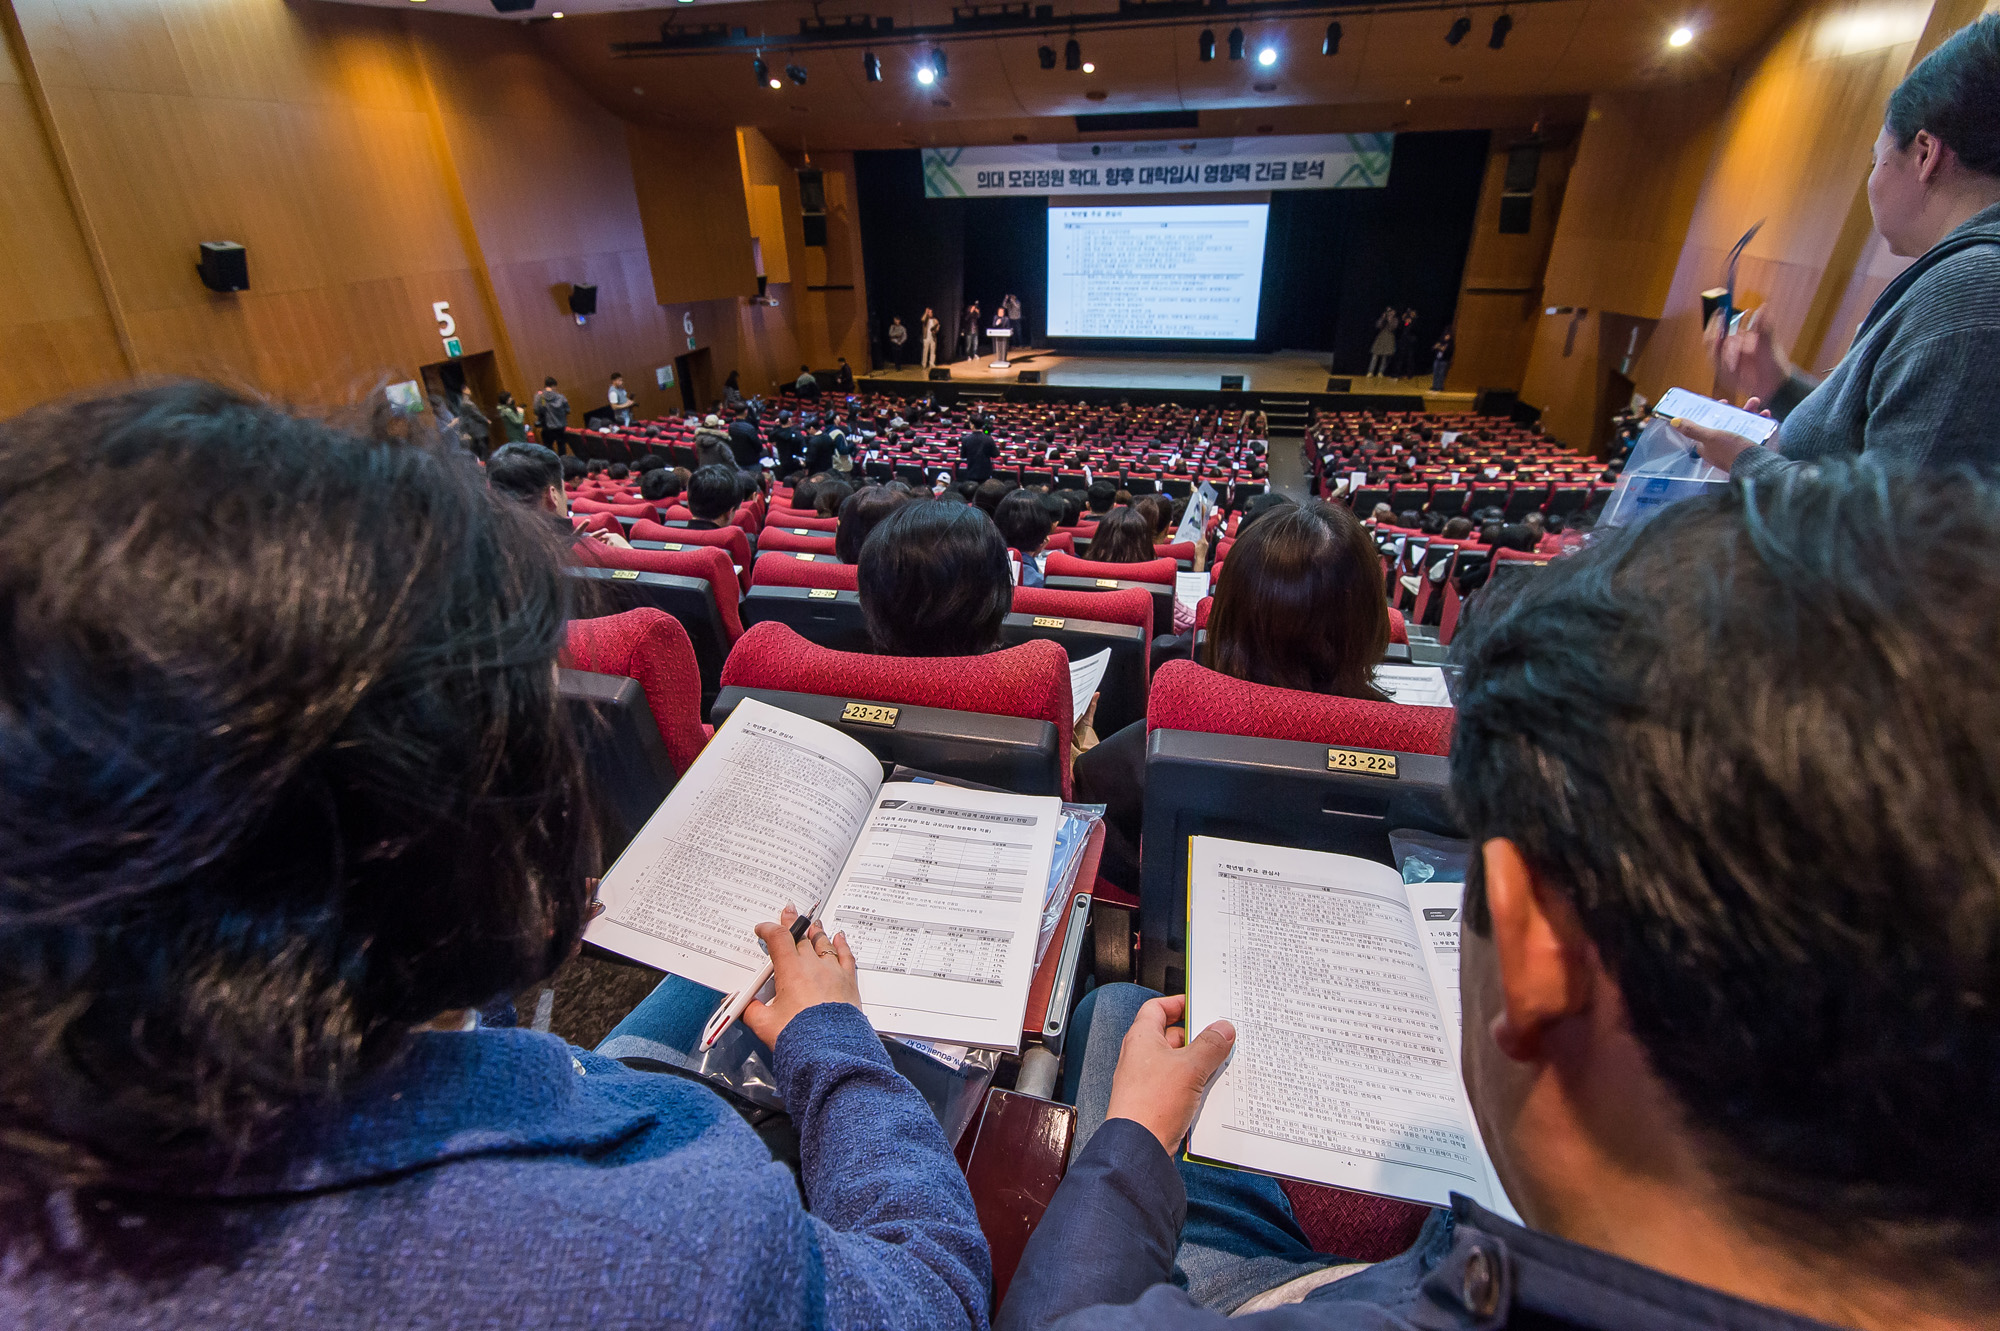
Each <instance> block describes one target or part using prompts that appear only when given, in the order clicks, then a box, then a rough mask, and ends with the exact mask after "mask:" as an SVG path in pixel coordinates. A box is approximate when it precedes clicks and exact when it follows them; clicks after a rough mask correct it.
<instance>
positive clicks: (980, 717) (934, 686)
mask: <svg viewBox="0 0 2000 1331" xmlns="http://www.w3.org/2000/svg"><path fill="white" fill-rule="evenodd" d="M722 683H723V690H724V696H723V697H722V698H720V699H718V701H717V702H716V704H715V707H714V709H713V711H712V712H711V717H712V719H713V720H715V721H716V722H718V723H719V722H720V721H721V720H722V718H723V716H724V715H725V714H726V709H725V704H726V705H727V707H730V708H733V707H734V706H735V703H736V701H737V700H739V699H740V698H741V697H742V696H744V694H745V693H746V692H748V693H752V694H754V695H755V696H757V697H761V698H764V699H765V701H767V702H771V703H773V704H774V705H775V706H781V707H784V708H786V710H788V711H796V712H799V713H801V714H802V715H806V716H812V717H814V718H815V719H818V720H826V721H828V723H829V724H836V723H837V724H839V726H840V728H841V729H842V730H845V731H847V732H848V733H849V734H851V735H853V736H854V737H855V738H856V739H858V740H860V741H861V742H862V743H863V744H865V745H867V746H868V748H869V750H870V751H871V752H873V753H875V754H876V755H877V756H878V757H881V758H883V760H884V761H885V762H900V763H904V764H906V765H908V766H911V767H925V768H927V769H928V770H930V771H935V772H940V773H942V774H944V775H948V776H957V777H962V778H964V779H967V780H976V781H981V782H985V783H987V784H991V785H1002V786H1005V787H1007V788H1008V789H1009V790H1018V791H1024V792H1027V793H1030V794H1057V793H1060V794H1062V795H1064V796H1065V797H1067V796H1068V794H1069V776H1070V772H1069V749H1070V729H1071V719H1072V713H1071V711H1070V701H1069V659H1068V657H1066V656H1065V655H1064V653H1063V649H1062V648H1061V647H1059V646H1058V645H1057V644H1055V643H1052V642H1024V643H1022V644H1021V645H1020V646H1018V647H1009V648H1006V649H1004V650H1001V651H997V652H989V653H987V654H986V655H984V656H934V657H913V656H873V655H868V654H865V653H860V652H840V651H834V650H832V649H830V648H826V647H820V646H818V645H816V644H814V643H811V642H808V641H807V640H806V639H805V638H803V637H801V636H800V635H799V634H798V633H797V632H795V631H794V630H792V629H791V628H788V627H787V626H785V625H783V624H774V623H764V624H759V625H757V626H756V627H755V628H753V629H751V630H750V631H749V632H747V633H745V634H744V635H743V639H742V641H740V642H739V643H737V645H736V650H735V651H733V652H732V653H731V654H730V657H729V661H728V664H727V665H726V666H724V668H723V674H722ZM773 694H787V695H798V696H800V697H806V698H814V699H817V700H818V701H816V702H811V703H802V702H798V701H797V700H796V699H794V698H787V699H784V700H780V699H778V698H775V697H773V696H772V695H773ZM850 702H860V703H879V704H888V705H891V706H894V707H896V708H898V712H897V714H896V716H895V717H894V718H893V719H891V720H889V721H888V722H886V723H883V724H876V723H874V722H871V721H860V720H843V719H842V717H843V713H844V712H845V711H846V707H847V704H848V703H850ZM931 713H937V715H931ZM940 764H947V765H943V766H941V765H940ZM975 773H985V774H984V775H976V774H975Z"/></svg>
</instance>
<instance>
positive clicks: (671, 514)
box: [660, 499, 694, 522]
mask: <svg viewBox="0 0 2000 1331" xmlns="http://www.w3.org/2000/svg"><path fill="white" fill-rule="evenodd" d="M660 516H661V517H662V518H664V519H665V520H666V521H668V522H693V521H694V514H692V513H690V512H688V508H687V505H686V504H683V503H682V502H680V500H678V499H676V500H675V501H674V502H673V503H671V504H668V505H667V507H666V511H665V512H663V513H661V514H660Z"/></svg>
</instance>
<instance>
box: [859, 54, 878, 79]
mask: <svg viewBox="0 0 2000 1331" xmlns="http://www.w3.org/2000/svg"><path fill="white" fill-rule="evenodd" d="M861 77H862V78H864V79H867V80H868V81H869V82H870V83H880V82H881V81H882V62H881V61H880V60H878V59H876V57H875V53H874V52H873V51H863V52H862V53H861Z"/></svg>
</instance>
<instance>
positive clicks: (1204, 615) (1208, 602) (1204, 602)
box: [1194, 596, 1410, 646]
mask: <svg viewBox="0 0 2000 1331" xmlns="http://www.w3.org/2000/svg"><path fill="white" fill-rule="evenodd" d="M1214 605H1215V598H1214V597H1213V596H1204V597H1202V598H1201V599H1200V600H1199V601H1196V602H1195V603H1194V626H1195V628H1196V629H1205V628H1207V627H1208V617H1209V615H1210V614H1212V613H1213V608H1214ZM1389 641H1390V642H1400V643H1402V644H1404V645H1405V646H1407V645H1408V644H1409V641H1410V626H1409V624H1408V622H1407V621H1405V620H1404V618H1403V612H1402V611H1400V610H1398V609H1396V608H1395V607H1394V606H1391V607H1390V608H1389Z"/></svg>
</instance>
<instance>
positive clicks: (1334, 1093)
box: [1187, 837, 1499, 1206]
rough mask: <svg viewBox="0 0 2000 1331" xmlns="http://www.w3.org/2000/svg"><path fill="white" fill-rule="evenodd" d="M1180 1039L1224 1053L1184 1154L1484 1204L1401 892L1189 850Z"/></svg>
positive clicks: (1218, 851) (1261, 853)
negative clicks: (1227, 1036) (1215, 1038)
mask: <svg viewBox="0 0 2000 1331" xmlns="http://www.w3.org/2000/svg"><path fill="white" fill-rule="evenodd" d="M1189 867H1190V873H1189V919H1188V934H1187V937H1188V958H1187V960H1188V971H1187V981H1188V1012H1187V1029H1189V1030H1191V1031H1195V1030H1200V1029H1201V1028H1202V1027H1204V1026H1206V1025H1208V1024H1209V1023H1210V1022H1213V1021H1216V1020H1218V1019H1225V1018H1226V1019H1227V1020H1229V1021H1230V1022H1231V1023H1233V1024H1234V1025H1235V1027H1236V1047H1235V1050H1234V1052H1233V1053H1232V1055H1231V1057H1230V1060H1229V1062H1228V1064H1227V1065H1226V1066H1225V1067H1224V1069H1223V1071H1222V1074H1221V1075H1220V1076H1219V1077H1217V1078H1216V1080H1215V1083H1214V1085H1213V1086H1211V1087H1210V1089H1209V1092H1208V1096H1207V1098H1206V1100H1205V1101H1204V1102H1203V1105H1202V1109H1201V1112H1200V1115H1199V1116H1198V1117H1197V1118H1196V1119H1195V1125H1194V1132H1193V1135H1192V1136H1191V1137H1190V1139H1189V1142H1188V1154H1189V1155H1190V1156H1193V1157H1196V1158H1200V1159H1207V1160H1215V1161H1219V1162H1222V1163H1226V1164H1234V1165H1239V1166H1241V1167H1243V1168H1246V1169H1253V1170H1256V1171H1258V1172H1260V1173H1267V1174H1278V1175H1283V1176H1286V1177H1290V1178H1301V1179H1306V1180H1309V1181H1311V1182H1315V1183H1326V1184H1331V1185H1333V1186H1335V1187H1341V1188H1352V1189H1355V1190H1357V1191H1360V1192H1372V1193H1379V1194H1382V1195H1385V1196H1390V1197H1402V1198H1407V1199H1409V1200H1411V1201H1417V1202H1422V1203H1425V1204H1427V1205H1431V1206H1444V1205H1449V1203H1450V1196H1451V1194H1452V1193H1454V1192H1461V1193H1464V1194H1466V1195H1467V1196H1469V1197H1471V1198H1473V1199H1474V1200H1475V1201H1478V1202H1480V1203H1481V1204H1487V1203H1490V1202H1491V1200H1492V1198H1493V1197H1494V1195H1495V1194H1496V1193H1497V1192H1498V1191H1499V1189H1498V1188H1496V1187H1494V1186H1493V1185H1492V1179H1491V1174H1490V1169H1489V1166H1488V1164H1487V1161H1486V1155H1485V1150H1484V1148H1483V1146H1482V1144H1481V1142H1480V1139H1479V1131H1478V1128H1477V1126H1476V1125H1475V1123H1474V1121H1473V1118H1472V1110H1471V1106H1470V1104H1469V1103H1468V1101H1467V1100H1466V1097H1465V1089H1464V1085H1463V1083H1462V1081H1461V1079H1460V1076H1459V1068H1458V1058H1457V1056H1456V1053H1455V1051H1454V1049H1453V1046H1452V1044H1451V1043H1450V1041H1451V1034H1450V1032H1451V1029H1452V1027H1451V1022H1450V1020H1449V1019H1448V1018H1447V1016H1446V1014H1445V1013H1444V1012H1443V1011H1442V1010H1441V1005H1440V1002H1439V999H1438V995H1437V993H1436V990H1435V988H1434V987H1433V985H1432V982H1431V978H1430V970H1429V964H1428V962H1427V960H1426V958H1425V955H1424V953H1425V947H1424V941H1423V938H1422V935H1421V931H1420V930H1419V928H1418V925H1417V923H1416V920H1415V919H1414V918H1413V917H1412V913H1411V910H1410V903H1409V899H1408V898H1407V896H1406V895H1405V893H1404V889H1403V883H1402V880H1401V878H1400V877H1399V876H1398V875H1397V873H1396V871H1395V870H1394V869H1391V868H1389V867H1388V866H1387V865H1382V864H1375V863H1373V862H1371V861H1368V860H1360V859H1355V858H1353V857H1351V856H1345V855H1326V854H1320V853H1317V852H1313V851H1301V850H1289V849H1285V848H1282V847H1277V846H1257V845H1250V844H1248V843H1245V842H1240V841H1223V840H1219V839H1216V838H1213V837H1194V838H1192V839H1191V840H1190V843H1189Z"/></svg>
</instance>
